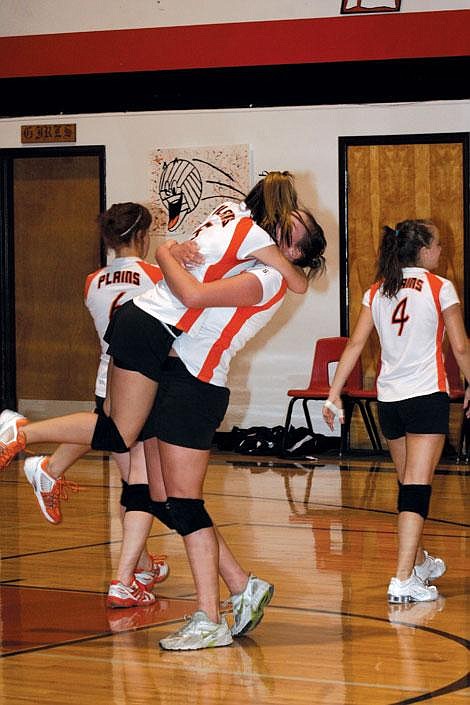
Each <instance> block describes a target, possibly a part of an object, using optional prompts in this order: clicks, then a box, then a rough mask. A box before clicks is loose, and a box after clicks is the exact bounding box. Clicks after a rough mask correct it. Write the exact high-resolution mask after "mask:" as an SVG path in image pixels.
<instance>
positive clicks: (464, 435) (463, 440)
mask: <svg viewBox="0 0 470 705" xmlns="http://www.w3.org/2000/svg"><path fill="white" fill-rule="evenodd" d="M469 436H470V421H469V419H467V417H466V415H465V411H464V412H463V415H462V423H461V426H460V438H459V447H458V450H457V462H458V463H460V461H461V460H462V458H463V457H464V446H465V460H464V462H466V463H468V461H469V454H468V440H469Z"/></svg>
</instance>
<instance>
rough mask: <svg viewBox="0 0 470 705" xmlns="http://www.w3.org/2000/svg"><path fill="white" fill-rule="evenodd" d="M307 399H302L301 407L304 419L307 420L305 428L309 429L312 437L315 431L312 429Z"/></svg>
mask: <svg viewBox="0 0 470 705" xmlns="http://www.w3.org/2000/svg"><path fill="white" fill-rule="evenodd" d="M309 401H310V399H304V400H303V401H302V408H303V410H304V416H305V421H306V422H307V428H308V430H309V431H310V435H311V436H312V437H315V431H314V430H313V426H312V419H311V418H310V412H309V410H308V402H309Z"/></svg>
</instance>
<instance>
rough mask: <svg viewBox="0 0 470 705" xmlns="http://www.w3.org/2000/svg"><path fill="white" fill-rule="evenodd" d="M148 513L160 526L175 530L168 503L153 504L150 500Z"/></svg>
mask: <svg viewBox="0 0 470 705" xmlns="http://www.w3.org/2000/svg"><path fill="white" fill-rule="evenodd" d="M150 511H151V513H152V514H153V516H154V517H156V518H157V519H158V520H159V521H161V522H162V524H165V526H167V527H168V528H169V529H175V528H176V527H175V526H174V524H173V521H172V518H171V514H170V509H169V505H168V502H155V501H154V500H153V499H151V500H150Z"/></svg>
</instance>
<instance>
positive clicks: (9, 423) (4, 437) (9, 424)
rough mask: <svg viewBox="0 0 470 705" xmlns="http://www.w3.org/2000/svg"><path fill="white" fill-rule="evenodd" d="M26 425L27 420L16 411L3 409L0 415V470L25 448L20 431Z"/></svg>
mask: <svg viewBox="0 0 470 705" xmlns="http://www.w3.org/2000/svg"><path fill="white" fill-rule="evenodd" d="M26 423H28V420H27V419H26V418H25V417H24V416H23V415H22V414H18V413H17V412H16V411H10V409H5V410H4V411H2V413H1V414H0V470H3V469H4V468H6V467H7V465H9V464H10V463H11V461H12V460H13V458H14V457H15V455H17V454H18V453H19V452H20V451H22V450H23V449H24V448H25V447H26V439H25V437H24V433H22V432H21V431H20V428H21V426H24V425H25V424H26Z"/></svg>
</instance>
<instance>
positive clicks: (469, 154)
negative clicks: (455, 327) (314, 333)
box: [338, 132, 470, 336]
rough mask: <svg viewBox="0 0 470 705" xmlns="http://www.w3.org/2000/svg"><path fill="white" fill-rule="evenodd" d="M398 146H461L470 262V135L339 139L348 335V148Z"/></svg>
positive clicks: (469, 282)
mask: <svg viewBox="0 0 470 705" xmlns="http://www.w3.org/2000/svg"><path fill="white" fill-rule="evenodd" d="M399 144H461V145H462V159H463V183H462V189H463V211H464V212H463V227H464V233H463V243H464V263H467V262H470V212H469V209H470V196H469V185H470V175H469V163H470V161H469V160H470V133H469V132H443V133H433V134H408V135H381V136H368V135H363V136H360V137H356V136H354V137H339V138H338V165H339V270H340V330H341V335H344V336H349V334H350V330H349V316H348V313H349V312H348V306H349V270H348V147H357V146H359V147H368V146H376V145H399ZM469 270H470V265H468V266H464V300H463V306H462V308H463V314H464V320H465V325H466V327H467V331H468V330H470V301H469V296H470V271H469Z"/></svg>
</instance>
